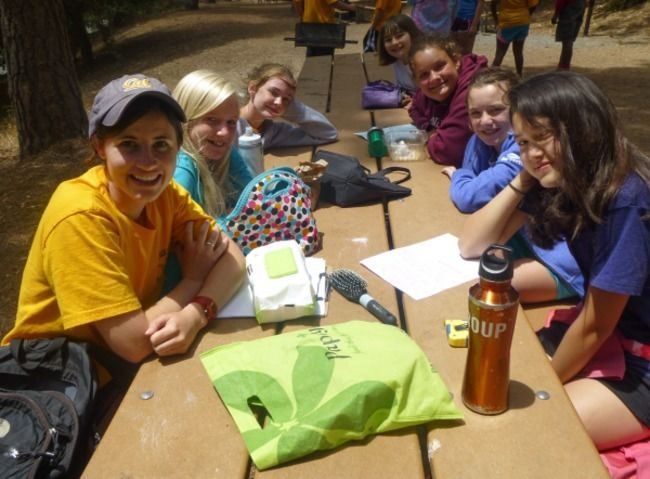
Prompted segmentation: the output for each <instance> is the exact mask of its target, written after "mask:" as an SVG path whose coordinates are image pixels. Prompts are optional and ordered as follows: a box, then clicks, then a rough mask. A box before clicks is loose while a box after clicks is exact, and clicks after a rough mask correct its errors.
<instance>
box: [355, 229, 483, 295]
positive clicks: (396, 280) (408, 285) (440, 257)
mask: <svg viewBox="0 0 650 479" xmlns="http://www.w3.org/2000/svg"><path fill="white" fill-rule="evenodd" d="M361 264H362V265H363V266H365V267H366V268H368V269H369V270H370V271H372V272H373V273H375V274H376V275H377V276H379V277H380V278H382V279H384V280H385V281H388V282H389V283H390V284H392V285H393V286H394V287H396V288H397V289H399V290H401V291H403V292H404V293H406V294H408V295H409V296H410V297H411V298H413V299H415V300H418V299H423V298H427V297H429V296H433V295H434V294H436V293H439V292H441V291H444V290H446V289H449V288H453V287H454V286H458V285H459V284H463V283H465V282H467V281H470V280H472V279H475V278H478V261H477V260H465V259H463V258H462V257H461V256H460V252H459V251H458V238H456V237H455V236H454V235H451V234H444V235H441V236H437V237H435V238H432V239H430V240H427V241H422V242H421V243H415V244H412V245H410V246H405V247H403V248H397V249H394V250H391V251H387V252H385V253H381V254H378V255H376V256H371V257H370V258H366V259H364V260H362V261H361Z"/></svg>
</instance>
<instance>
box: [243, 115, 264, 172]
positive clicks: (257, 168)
mask: <svg viewBox="0 0 650 479" xmlns="http://www.w3.org/2000/svg"><path fill="white" fill-rule="evenodd" d="M239 152H240V153H241V156H242V157H243V158H244V160H245V161H246V162H247V163H248V165H249V166H250V168H251V169H252V170H253V172H254V173H255V174H256V175H258V174H260V173H262V172H263V171H264V150H263V145H262V137H261V136H260V135H258V134H257V133H255V132H254V131H253V129H252V128H251V127H250V126H247V127H246V131H245V132H244V134H243V135H241V136H240V137H239Z"/></svg>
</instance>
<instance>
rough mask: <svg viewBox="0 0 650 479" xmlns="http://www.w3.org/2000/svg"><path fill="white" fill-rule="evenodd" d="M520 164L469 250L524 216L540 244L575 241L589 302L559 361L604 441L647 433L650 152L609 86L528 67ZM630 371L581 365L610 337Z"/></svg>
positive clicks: (473, 232)
mask: <svg viewBox="0 0 650 479" xmlns="http://www.w3.org/2000/svg"><path fill="white" fill-rule="evenodd" d="M509 101H510V114H511V118H512V124H513V129H514V131H515V138H516V139H517V143H518V144H519V147H520V150H521V158H522V161H523V164H524V170H522V171H521V173H519V174H518V175H517V176H516V177H515V178H514V179H513V180H512V181H511V182H510V183H509V187H508V188H504V189H503V190H502V191H501V192H500V193H499V194H498V195H497V196H495V198H494V199H493V200H492V201H490V203H488V204H487V205H486V206H485V207H483V208H482V209H480V210H479V211H477V212H476V213H474V214H473V215H471V216H470V217H469V219H468V221H467V222H466V223H465V226H464V227H463V231H462V233H461V237H460V241H459V246H460V250H461V253H462V254H463V256H465V257H476V256H479V255H480V254H481V253H482V251H483V250H484V249H485V248H486V247H487V246H488V245H489V244H491V243H493V242H503V240H504V239H506V238H508V237H509V236H511V235H512V233H513V232H514V231H517V230H518V229H519V228H520V227H521V226H522V225H524V224H527V227H528V229H529V231H530V233H531V236H532V238H533V239H534V241H535V242H536V243H538V244H540V245H542V246H544V245H548V244H551V243H552V242H553V241H556V240H558V239H566V240H567V241H568V243H569V247H570V249H571V251H572V253H573V255H574V257H575V258H576V260H577V262H578V265H579V266H580V269H581V270H582V273H583V275H584V278H585V284H586V294H585V298H584V305H583V307H582V309H581V310H580V312H579V314H578V316H577V317H576V319H575V320H574V321H573V323H571V325H570V326H569V327H568V328H567V329H566V331H565V333H564V334H563V335H562V336H561V337H560V340H559V343H558V344H557V349H556V350H555V351H552V350H551V349H552V348H548V349H549V352H550V353H551V354H553V357H552V365H553V368H554V369H555V371H556V372H557V374H558V376H559V378H560V380H561V381H562V382H563V383H565V388H566V391H567V393H568V395H569V397H570V399H571V401H572V403H573V405H574V407H575V409H576V411H577V412H578V414H579V416H580V417H581V419H582V421H583V423H584V425H585V428H586V430H587V432H588V433H589V434H590V436H591V437H592V439H593V440H594V442H595V444H596V446H597V447H598V449H600V450H605V449H609V448H613V447H616V446H621V445H624V444H628V443H631V442H634V441H639V440H642V439H645V438H648V437H650V427H649V426H650V407H648V404H650V247H649V245H650V219H649V215H648V213H649V212H650V159H648V157H646V156H645V155H643V154H642V153H641V152H640V151H639V150H638V149H637V148H636V147H634V146H633V145H631V144H630V143H629V142H628V141H627V139H626V138H625V137H624V136H623V135H622V133H621V130H620V128H619V126H618V119H617V114H616V110H615V108H614V106H613V105H612V103H611V101H610V100H609V99H608V98H607V96H606V95H605V94H604V93H603V92H602V91H601V90H600V89H599V88H598V87H597V86H596V85H595V84H594V83H593V82H592V81H591V80H589V79H588V78H586V77H584V76H582V75H579V74H576V73H573V72H552V73H546V74H542V75H538V76H535V77H531V78H530V79H528V80H526V81H525V82H524V83H522V84H521V85H519V86H518V87H515V88H514V89H512V90H511V92H510V94H509ZM610 337H613V339H615V340H617V341H618V342H619V344H620V345H621V347H622V350H623V351H624V353H621V355H623V356H624V358H623V359H624V363H625V371H624V374H623V377H622V379H619V380H615V379H602V378H601V379H593V378H585V377H582V376H581V375H580V373H581V371H582V369H583V368H584V367H585V366H586V365H587V364H588V363H589V361H590V360H591V359H592V358H593V357H594V355H595V354H596V352H597V351H598V350H599V349H600V347H601V346H602V345H603V344H604V343H605V342H606V341H607V340H608V339H609V338H610Z"/></svg>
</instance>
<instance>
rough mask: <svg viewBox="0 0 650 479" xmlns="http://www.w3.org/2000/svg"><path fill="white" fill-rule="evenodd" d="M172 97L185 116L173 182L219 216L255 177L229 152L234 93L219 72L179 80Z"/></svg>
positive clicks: (235, 102)
mask: <svg viewBox="0 0 650 479" xmlns="http://www.w3.org/2000/svg"><path fill="white" fill-rule="evenodd" d="M173 96H174V98H175V99H176V101H177V102H178V103H179V104H180V105H181V107H183V110H184V111H185V115H186V116H187V123H186V124H185V126H184V129H185V140H184V141H183V146H182V148H181V151H180V153H179V155H178V159H177V160H178V163H177V166H176V171H175V173H174V180H176V182H178V183H180V184H181V185H182V186H183V187H184V188H185V189H186V190H187V191H189V192H190V194H191V196H192V198H193V199H194V201H196V202H197V203H199V204H200V205H201V206H203V209H205V210H206V212H208V213H209V214H210V215H212V216H214V217H218V216H222V215H224V214H226V213H227V212H228V210H229V209H230V208H232V207H233V206H234V205H235V203H236V202H237V198H238V197H239V194H240V193H241V191H242V189H243V188H244V186H246V184H247V183H248V182H249V181H250V180H252V179H253V177H254V176H255V175H254V172H253V170H252V168H251V167H250V166H249V165H247V164H246V162H245V161H244V160H243V159H242V157H241V155H240V154H239V152H238V151H237V149H236V148H233V145H234V143H235V140H236V139H237V121H238V120H239V100H238V95H237V90H236V89H235V87H234V86H233V85H232V83H230V82H229V81H227V80H226V79H225V78H224V77H222V76H221V75H219V74H218V73H216V72H213V71H210V70H197V71H194V72H192V73H189V74H187V75H185V76H184V77H183V78H182V79H181V81H180V82H179V83H178V85H176V88H174V91H173Z"/></svg>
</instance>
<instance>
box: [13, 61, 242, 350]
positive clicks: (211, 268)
mask: <svg viewBox="0 0 650 479" xmlns="http://www.w3.org/2000/svg"><path fill="white" fill-rule="evenodd" d="M89 120H90V127H89V130H90V131H89V135H90V142H91V145H92V147H93V150H94V152H95V157H96V158H98V159H99V160H100V161H101V164H100V165H98V166H95V167H92V168H90V169H89V170H88V171H87V172H86V173H84V174H83V175H81V176H79V177H77V178H74V179H72V180H68V181H64V182H63V183H61V184H60V185H59V186H58V188H57V189H56V191H55V192H54V194H53V195H52V197H51V199H50V202H49V204H48V205H47V207H46V209H45V212H44V213H43V216H42V217H41V220H40V223H39V225H38V228H37V231H36V234H35V236H34V240H33V243H32V247H31V249H30V252H29V257H28V259H27V263H26V265H25V270H24V273H23V278H22V283H21V289H20V297H19V301H18V312H17V317H16V323H15V325H14V327H13V329H12V330H11V331H10V332H9V333H8V334H7V335H6V336H5V337H4V338H3V341H2V342H3V344H7V343H9V341H10V340H11V339H13V338H47V337H55V336H67V337H70V338H71V339H74V340H82V341H88V342H91V343H94V344H96V345H98V346H101V347H104V348H106V349H108V350H110V351H112V352H114V353H115V354H117V355H118V356H120V357H121V358H123V359H125V360H127V361H130V362H133V363H137V362H140V361H141V360H143V359H144V358H146V357H147V356H149V355H150V354H151V353H152V352H155V353H156V354H158V355H161V356H167V355H172V354H178V353H184V352H185V351H186V350H187V349H188V348H189V346H190V345H191V344H192V342H193V341H194V338H195V337H196V334H197V333H198V332H199V330H200V329H202V328H203V327H204V326H205V325H206V324H207V322H208V321H209V320H212V319H214V317H215V316H216V311H217V309H218V308H219V307H221V306H223V305H224V304H225V303H226V302H227V301H228V300H229V299H230V297H231V296H232V295H233V294H234V293H235V292H236V291H237V289H238V287H239V285H240V283H241V280H242V278H243V274H244V258H243V255H242V253H241V251H240V250H239V248H238V247H237V246H236V245H234V244H232V243H231V241H230V240H229V238H228V237H227V235H222V234H221V233H220V231H219V230H218V229H217V228H216V227H215V226H214V220H213V219H212V218H211V217H209V216H208V215H207V214H205V213H204V212H203V210H202V209H201V207H199V206H198V205H197V204H196V203H194V202H193V201H192V200H191V198H190V197H189V195H188V194H187V193H186V192H185V191H184V190H183V189H182V188H181V187H179V186H178V185H176V183H173V182H172V175H173V173H174V168H175V167H176V154H177V153H178V150H179V148H180V145H181V143H182V137H183V134H182V128H181V126H182V122H183V121H185V115H184V113H183V110H182V109H181V107H180V106H179V105H178V103H176V101H175V100H174V99H173V98H172V96H171V94H170V92H169V90H168V88H167V87H166V86H165V85H163V84H162V83H160V82H159V81H158V80H156V79H154V78H149V77H146V76H144V75H139V74H138V75H126V76H124V77H121V78H119V79H117V80H113V81H112V82H110V83H109V84H108V85H106V86H105V87H103V88H102V89H101V90H100V91H99V93H98V94H97V96H96V97H95V100H94V103H93V107H92V111H91V113H90V118H89ZM175 243H177V244H179V245H182V248H177V249H176V253H177V255H178V257H179V259H180V262H181V269H182V272H183V279H182V280H181V281H180V283H179V284H178V285H177V286H176V287H175V288H174V289H173V290H172V291H171V292H170V293H169V294H167V295H166V296H163V297H162V298H160V289H161V285H162V282H163V271H164V265H165V263H166V261H167V255H168V253H169V250H170V248H171V247H172V245H174V244H175Z"/></svg>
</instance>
